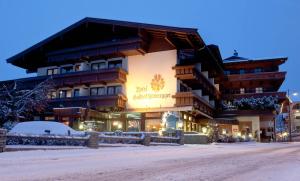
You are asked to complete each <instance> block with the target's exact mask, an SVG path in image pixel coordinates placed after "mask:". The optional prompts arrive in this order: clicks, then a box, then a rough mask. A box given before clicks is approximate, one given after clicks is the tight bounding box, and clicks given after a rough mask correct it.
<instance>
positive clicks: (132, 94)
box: [126, 50, 177, 109]
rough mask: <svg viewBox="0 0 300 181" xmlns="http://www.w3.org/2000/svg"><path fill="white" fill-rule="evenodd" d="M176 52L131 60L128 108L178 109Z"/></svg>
mask: <svg viewBox="0 0 300 181" xmlns="http://www.w3.org/2000/svg"><path fill="white" fill-rule="evenodd" d="M176 57H177V53H176V50H171V51H162V52H156V53H149V54H146V55H144V56H142V55H137V56H130V57H128V76H127V82H126V95H127V98H128V101H127V108H129V109H130V108H131V109H137V108H162V107H174V104H175V100H174V98H172V95H175V93H176V85H177V84H176V82H177V81H176V78H175V72H174V70H173V69H172V67H173V66H174V65H176Z"/></svg>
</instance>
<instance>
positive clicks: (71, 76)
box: [53, 68, 127, 87]
mask: <svg viewBox="0 0 300 181" xmlns="http://www.w3.org/2000/svg"><path fill="white" fill-rule="evenodd" d="M126 75H127V72H126V71H125V70H123V69H121V68H116V69H104V70H98V71H83V72H72V73H67V74H57V75H53V80H54V82H55V84H56V86H57V87H62V86H71V87H73V86H74V85H89V84H97V83H101V84H107V83H125V82H126Z"/></svg>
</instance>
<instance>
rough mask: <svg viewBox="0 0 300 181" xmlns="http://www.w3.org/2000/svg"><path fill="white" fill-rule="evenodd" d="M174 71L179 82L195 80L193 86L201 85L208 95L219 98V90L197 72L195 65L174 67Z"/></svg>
mask: <svg viewBox="0 0 300 181" xmlns="http://www.w3.org/2000/svg"><path fill="white" fill-rule="evenodd" d="M173 68H174V69H175V71H176V75H175V77H176V78H177V79H179V80H182V81H185V80H196V82H195V84H197V85H201V87H202V88H203V89H204V90H206V91H207V92H209V93H210V94H212V95H214V96H216V97H217V98H219V97H220V92H219V90H218V89H217V88H216V87H215V85H214V84H213V83H212V82H211V81H210V80H208V78H207V77H205V76H204V75H203V74H202V73H201V72H199V71H198V70H197V69H196V67H195V65H185V66H175V67H173Z"/></svg>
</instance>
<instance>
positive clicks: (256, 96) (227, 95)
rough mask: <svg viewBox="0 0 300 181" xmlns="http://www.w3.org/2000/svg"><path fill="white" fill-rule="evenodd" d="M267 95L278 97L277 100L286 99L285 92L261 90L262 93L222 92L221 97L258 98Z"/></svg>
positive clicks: (231, 98)
mask: <svg viewBox="0 0 300 181" xmlns="http://www.w3.org/2000/svg"><path fill="white" fill-rule="evenodd" d="M264 96H266V97H268V96H273V97H278V99H279V101H282V100H285V99H286V92H263V93H245V94H224V95H223V98H224V99H230V100H233V99H242V98H250V97H253V98H258V97H264Z"/></svg>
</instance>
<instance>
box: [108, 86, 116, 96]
mask: <svg viewBox="0 0 300 181" xmlns="http://www.w3.org/2000/svg"><path fill="white" fill-rule="evenodd" d="M107 94H108V95H114V94H115V87H113V86H110V87H107Z"/></svg>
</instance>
